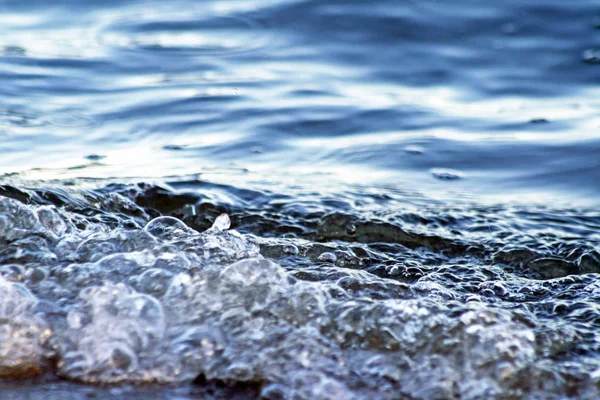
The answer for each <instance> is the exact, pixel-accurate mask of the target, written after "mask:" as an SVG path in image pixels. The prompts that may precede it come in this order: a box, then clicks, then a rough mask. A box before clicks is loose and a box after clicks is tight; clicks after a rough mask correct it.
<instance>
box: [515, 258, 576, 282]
mask: <svg viewBox="0 0 600 400" xmlns="http://www.w3.org/2000/svg"><path fill="white" fill-rule="evenodd" d="M527 266H528V267H529V268H530V269H531V270H532V271H533V272H534V273H536V274H539V275H540V277H541V278H542V279H554V278H560V277H563V276H567V275H571V274H577V273H578V272H579V270H578V268H577V265H576V264H574V263H572V262H569V261H565V260H563V259H560V258H551V257H546V258H538V259H536V260H533V261H531V262H530V263H529V264H528V265H527Z"/></svg>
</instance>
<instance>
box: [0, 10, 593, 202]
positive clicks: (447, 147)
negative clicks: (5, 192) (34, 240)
mask: <svg viewBox="0 0 600 400" xmlns="http://www.w3.org/2000/svg"><path fill="white" fill-rule="evenodd" d="M0 7H1V8H0V12H1V15H2V28H1V31H0V32H1V33H0V46H1V47H0V49H1V51H2V58H1V59H0V60H1V61H0V68H1V69H0V84H1V87H2V96H1V100H0V101H1V103H0V121H1V122H0V124H1V128H0V129H1V130H0V134H1V135H2V141H1V146H2V148H1V151H2V154H3V157H2V159H1V160H0V163H1V164H0V167H1V170H2V171H4V172H6V173H18V174H20V175H22V176H30V175H32V170H35V171H37V172H36V173H34V174H33V175H36V176H42V177H43V178H47V177H57V176H65V175H68V176H76V177H79V176H95V177H124V176H128V177H130V176H136V177H147V176H155V177H162V176H166V175H185V174H190V173H199V172H209V171H214V170H215V169H216V170H219V171H226V172H229V171H232V172H233V173H236V172H237V171H238V170H240V169H247V170H249V171H250V172H252V173H257V174H259V176H267V177H268V178H269V179H270V180H272V179H273V178H274V175H277V176H282V175H287V176H289V175H302V174H309V175H314V174H316V173H319V174H326V176H328V177H331V179H343V180H351V181H360V182H361V183H375V182H380V183H381V182H383V183H389V184H393V185H397V186H399V187H410V188H412V189H421V190H425V191H431V192H438V191H442V192H444V191H449V190H450V191H454V190H457V191H460V192H464V193H476V194H490V193H494V194H501V195H507V194H513V193H518V194H521V193H525V194H531V193H535V194H537V193H540V192H543V193H545V194H550V193H553V194H557V196H558V197H561V196H562V197H563V198H565V199H566V200H571V201H574V200H584V199H585V200H590V199H591V200H595V199H596V197H597V194H598V191H599V190H600V186H598V182H600V179H599V176H598V171H600V168H599V164H598V163H599V162H600V161H599V160H600V157H598V155H599V154H600V142H599V141H598V134H597V132H598V129H599V128H600V119H599V118H600V101H599V100H598V99H599V98H600V96H599V90H600V86H599V84H600V53H599V51H600V31H599V30H598V24H599V22H598V18H600V17H599V15H600V7H599V6H598V3H597V2H596V1H593V0H589V1H577V2H564V1H549V0H543V1H528V2H523V1H503V2H500V1H476V0H471V1H467V0H463V1H453V2H447V1H377V2H371V1H353V2H350V3H349V2H331V1H329V2H323V1H281V2H245V1H217V2H214V1H205V2H202V3H201V4H196V3H195V2H163V3H160V2H127V4H123V3H121V2H105V1H92V2H79V1H71V2H68V1H64V2H46V1H38V2H36V1H28V2H20V1H3V2H2V3H0ZM96 156H100V157H96ZM86 157H87V158H86ZM38 168H39V169H41V171H39V170H37V169H38ZM69 168H77V169H76V172H67V171H69ZM438 170H441V172H442V174H441V175H440V174H438V173H437V172H440V171H438ZM446 170H450V171H449V172H450V174H444V172H448V171H446ZM436 176H437V177H438V178H439V177H440V176H441V177H442V178H443V177H449V178H451V177H458V178H462V179H457V180H453V181H452V182H446V181H444V182H440V181H439V179H436ZM328 179H329V178H328Z"/></svg>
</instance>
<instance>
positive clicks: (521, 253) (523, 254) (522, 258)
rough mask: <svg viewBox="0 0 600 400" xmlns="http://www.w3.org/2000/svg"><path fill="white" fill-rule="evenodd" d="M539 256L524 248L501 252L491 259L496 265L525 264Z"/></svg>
mask: <svg viewBox="0 0 600 400" xmlns="http://www.w3.org/2000/svg"><path fill="white" fill-rule="evenodd" d="M539 257H540V255H539V254H538V253H536V252H535V251H533V250H531V249H528V248H526V247H523V248H518V249H511V250H501V251H498V252H496V253H494V255H493V256H492V259H493V260H494V262H496V263H504V264H526V263H528V262H529V261H531V260H533V259H536V258H539Z"/></svg>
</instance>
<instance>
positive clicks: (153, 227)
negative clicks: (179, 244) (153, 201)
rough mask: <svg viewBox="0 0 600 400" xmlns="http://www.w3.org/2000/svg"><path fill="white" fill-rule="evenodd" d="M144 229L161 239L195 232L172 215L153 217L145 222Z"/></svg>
mask: <svg viewBox="0 0 600 400" xmlns="http://www.w3.org/2000/svg"><path fill="white" fill-rule="evenodd" d="M144 230H145V231H146V232H147V233H149V234H150V235H152V236H153V237H155V238H157V239H161V240H175V239H177V238H182V237H187V236H190V235H193V234H194V233H195V231H194V230H192V229H191V228H188V226H187V225H186V224H185V223H183V222H182V221H180V220H178V219H177V218H173V217H158V218H154V219H153V220H152V221H150V222H148V224H146V227H145V228H144Z"/></svg>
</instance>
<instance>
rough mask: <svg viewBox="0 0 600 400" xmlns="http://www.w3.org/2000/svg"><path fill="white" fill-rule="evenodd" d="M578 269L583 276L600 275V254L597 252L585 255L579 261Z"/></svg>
mask: <svg viewBox="0 0 600 400" xmlns="http://www.w3.org/2000/svg"><path fill="white" fill-rule="evenodd" d="M577 268H578V269H579V273H581V274H598V273H600V254H599V253H598V252H597V251H591V252H589V253H586V254H583V255H582V256H581V257H579V259H578V260H577Z"/></svg>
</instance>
